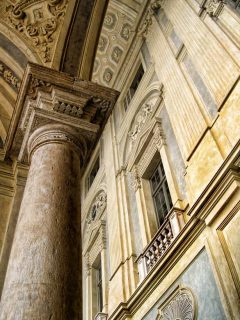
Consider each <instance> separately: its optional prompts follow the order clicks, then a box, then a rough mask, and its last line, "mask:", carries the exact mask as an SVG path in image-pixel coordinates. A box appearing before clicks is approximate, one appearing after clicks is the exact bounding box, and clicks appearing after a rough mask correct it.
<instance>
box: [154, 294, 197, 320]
mask: <svg viewBox="0 0 240 320" xmlns="http://www.w3.org/2000/svg"><path fill="white" fill-rule="evenodd" d="M176 319H178V320H194V319H196V306H195V301H194V297H193V294H192V292H191V291H190V290H189V289H187V288H182V289H179V290H178V291H177V293H176V294H175V295H174V296H173V297H172V298H170V301H168V302H167V303H166V304H164V305H163V306H162V307H160V309H159V311H158V316H157V318H156V320H176Z"/></svg>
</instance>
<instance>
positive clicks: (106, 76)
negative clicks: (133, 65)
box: [92, 0, 147, 87]
mask: <svg viewBox="0 0 240 320" xmlns="http://www.w3.org/2000/svg"><path fill="white" fill-rule="evenodd" d="M146 2H147V0H110V2H109V5H108V9H107V13H106V15H105V19H104V22H103V27H102V31H101V35H100V38H99V42H98V48H97V53H96V58H95V62H94V69H93V75H92V81H94V82H97V83H99V84H102V85H104V86H109V87H112V86H113V83H114V80H115V79H116V76H117V74H118V71H119V69H120V68H121V65H122V63H123V61H124V58H125V57H126V55H127V52H128V49H129V47H130V44H131V41H132V39H133V37H134V35H135V30H136V24H137V22H138V15H139V13H140V12H141V11H142V9H143V5H144V4H145V3H146Z"/></svg>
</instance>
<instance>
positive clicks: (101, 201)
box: [87, 191, 107, 223]
mask: <svg viewBox="0 0 240 320" xmlns="http://www.w3.org/2000/svg"><path fill="white" fill-rule="evenodd" d="M106 206H107V194H106V192H105V191H101V192H100V193H99V194H98V195H97V196H96V197H95V199H94V201H93V204H92V205H91V208H90V210H89V213H88V216H87V221H88V223H91V222H92V221H94V220H96V219H99V218H100V216H101V214H102V213H103V211H104V210H105V208H106Z"/></svg>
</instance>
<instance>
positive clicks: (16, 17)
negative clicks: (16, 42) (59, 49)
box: [2, 0, 69, 63]
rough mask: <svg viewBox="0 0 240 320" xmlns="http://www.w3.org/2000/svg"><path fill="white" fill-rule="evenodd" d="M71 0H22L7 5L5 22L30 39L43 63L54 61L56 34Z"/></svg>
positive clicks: (4, 15)
mask: <svg viewBox="0 0 240 320" xmlns="http://www.w3.org/2000/svg"><path fill="white" fill-rule="evenodd" d="M68 1H69V0H47V1H44V0H36V1H34V0H22V1H19V2H17V3H16V4H14V5H7V6H6V8H5V13H4V14H2V15H3V17H4V19H5V21H6V22H7V23H8V24H9V25H10V26H11V27H12V28H14V29H15V30H16V31H17V32H19V33H20V34H21V35H23V36H24V37H25V38H26V39H28V40H29V41H30V42H31V44H32V45H33V46H34V47H35V49H36V51H37V52H38V53H39V55H40V56H41V58H42V60H43V62H45V63H48V62H51V60H52V49H53V47H54V46H55V39H56V33H57V31H58V29H59V27H60V26H61V23H62V19H63V17H64V15H65V12H66V8H67V4H68Z"/></svg>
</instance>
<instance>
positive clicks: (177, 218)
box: [137, 208, 184, 282]
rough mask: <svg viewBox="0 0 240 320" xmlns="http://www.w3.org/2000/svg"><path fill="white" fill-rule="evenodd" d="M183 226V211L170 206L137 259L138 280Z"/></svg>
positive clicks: (144, 274)
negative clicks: (161, 222)
mask: <svg viewBox="0 0 240 320" xmlns="http://www.w3.org/2000/svg"><path fill="white" fill-rule="evenodd" d="M183 226H184V219H183V211H182V210H180V209H176V208H172V210H171V211H170V212H169V214H168V216H167V218H166V220H165V222H164V223H163V224H162V225H161V227H160V228H159V230H158V232H157V233H156V235H155V236H154V238H153V239H152V241H151V242H150V243H149V244H148V246H147V247H146V249H145V250H144V251H143V253H142V254H141V255H140V256H139V257H138V259H137V263H138V269H139V278H140V282H141V281H142V280H143V279H144V278H145V277H146V276H147V274H148V273H149V272H150V271H151V270H152V268H153V267H154V266H155V265H156V263H157V262H158V261H159V260H160V259H161V258H162V256H163V255H164V253H165V252H166V251H167V249H168V248H169V247H170V245H171V244H172V242H173V240H174V239H175V238H176V236H177V235H178V234H179V232H180V231H181V230H182V228H183Z"/></svg>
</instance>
